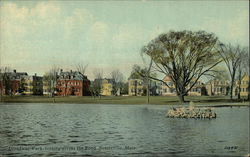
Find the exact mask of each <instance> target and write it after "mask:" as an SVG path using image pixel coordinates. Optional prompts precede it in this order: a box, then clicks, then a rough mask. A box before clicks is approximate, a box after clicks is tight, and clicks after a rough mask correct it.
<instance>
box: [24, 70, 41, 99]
mask: <svg viewBox="0 0 250 157" xmlns="http://www.w3.org/2000/svg"><path fill="white" fill-rule="evenodd" d="M22 83H23V85H24V92H23V93H24V94H26V95H42V94H43V77H41V76H37V75H36V74H35V75H34V76H25V77H24V78H23V81H22Z"/></svg>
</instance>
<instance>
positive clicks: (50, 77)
mask: <svg viewBox="0 0 250 157" xmlns="http://www.w3.org/2000/svg"><path fill="white" fill-rule="evenodd" d="M59 69H60V68H59V67H57V66H55V65H53V66H52V67H51V69H50V70H49V72H48V73H47V74H46V75H44V77H43V81H44V82H46V83H47V85H48V86H49V92H50V96H51V97H54V95H55V92H56V84H57V79H58V73H59Z"/></svg>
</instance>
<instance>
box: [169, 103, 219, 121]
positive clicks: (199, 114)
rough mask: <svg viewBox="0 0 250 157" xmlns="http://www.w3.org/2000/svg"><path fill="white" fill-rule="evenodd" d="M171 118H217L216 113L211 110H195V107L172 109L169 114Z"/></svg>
mask: <svg viewBox="0 0 250 157" xmlns="http://www.w3.org/2000/svg"><path fill="white" fill-rule="evenodd" d="M166 116H167V117H169V118H195V119H196V118H202V119H205V118H209V119H211V118H216V113H215V112H213V111H212V109H211V108H204V109H200V108H195V107H194V106H192V105H191V106H189V107H179V108H173V109H170V110H169V111H168V112H167V114H166Z"/></svg>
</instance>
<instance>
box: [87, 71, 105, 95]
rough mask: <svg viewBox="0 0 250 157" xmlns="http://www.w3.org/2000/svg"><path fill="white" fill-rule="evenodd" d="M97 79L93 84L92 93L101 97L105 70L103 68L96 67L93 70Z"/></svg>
mask: <svg viewBox="0 0 250 157" xmlns="http://www.w3.org/2000/svg"><path fill="white" fill-rule="evenodd" d="M93 74H94V77H95V80H94V81H93V83H92V84H91V88H90V90H91V93H92V95H93V94H94V96H99V98H101V91H102V80H103V70H102V69H95V70H94V71H93Z"/></svg>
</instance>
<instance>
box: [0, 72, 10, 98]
mask: <svg viewBox="0 0 250 157" xmlns="http://www.w3.org/2000/svg"><path fill="white" fill-rule="evenodd" d="M11 86H12V85H11V78H10V68H9V67H1V68H0V87H1V89H0V90H1V91H0V92H1V97H2V95H3V94H7V95H8V94H11Z"/></svg>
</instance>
